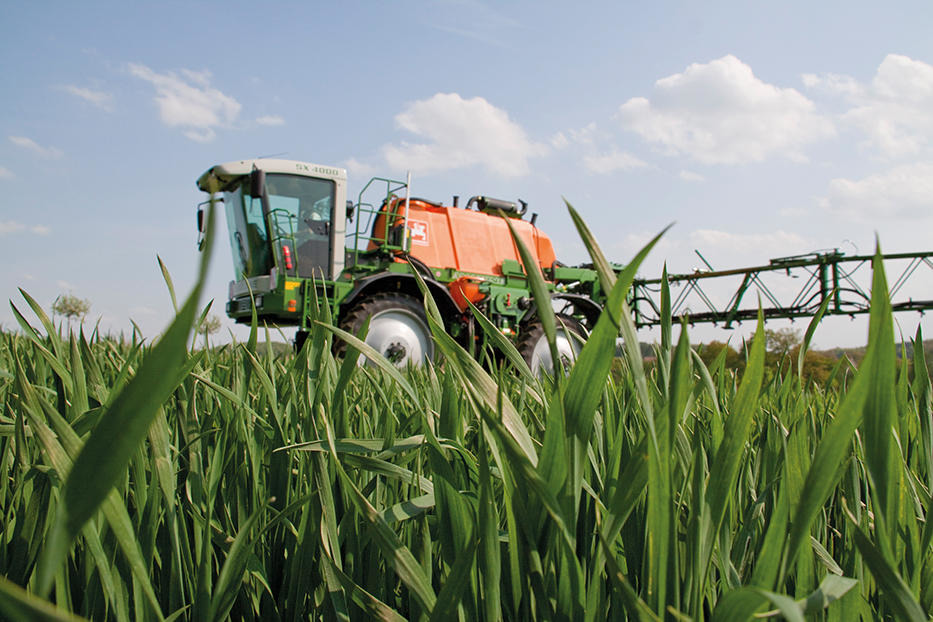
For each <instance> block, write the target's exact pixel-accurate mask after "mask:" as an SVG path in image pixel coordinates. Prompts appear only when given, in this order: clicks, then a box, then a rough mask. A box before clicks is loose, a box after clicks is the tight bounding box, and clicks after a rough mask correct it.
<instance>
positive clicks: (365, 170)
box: [343, 158, 378, 179]
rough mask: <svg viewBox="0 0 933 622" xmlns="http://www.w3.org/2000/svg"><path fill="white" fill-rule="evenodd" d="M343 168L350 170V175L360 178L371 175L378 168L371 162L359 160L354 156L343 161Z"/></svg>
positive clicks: (374, 173)
mask: <svg viewBox="0 0 933 622" xmlns="http://www.w3.org/2000/svg"><path fill="white" fill-rule="evenodd" d="M343 168H345V169H347V171H349V172H350V176H351V177H355V178H357V179H361V178H363V177H372V176H374V175H376V173H377V172H378V168H377V167H375V166H373V165H372V164H368V163H366V162H361V161H359V160H357V159H356V158H350V159H349V160H345V161H344V162H343Z"/></svg>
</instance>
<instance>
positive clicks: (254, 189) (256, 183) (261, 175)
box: [249, 168, 266, 198]
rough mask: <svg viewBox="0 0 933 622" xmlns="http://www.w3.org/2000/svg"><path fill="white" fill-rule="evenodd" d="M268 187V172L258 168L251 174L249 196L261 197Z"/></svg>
mask: <svg viewBox="0 0 933 622" xmlns="http://www.w3.org/2000/svg"><path fill="white" fill-rule="evenodd" d="M265 188H266V172H265V171H261V170H259V169H258V168H255V169H253V172H252V173H250V174H249V196H251V197H255V198H259V197H261V196H262V193H263V191H264V190H265Z"/></svg>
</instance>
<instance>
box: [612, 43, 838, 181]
mask: <svg viewBox="0 0 933 622" xmlns="http://www.w3.org/2000/svg"><path fill="white" fill-rule="evenodd" d="M617 117H618V119H619V121H620V122H621V123H622V126H623V127H624V128H626V129H628V130H631V131H633V132H636V133H637V134H639V135H640V136H641V137H642V138H643V139H644V140H646V141H647V142H649V143H651V144H653V145H655V146H657V147H658V148H659V149H661V151H662V152H664V153H666V154H669V155H685V156H688V157H690V158H693V159H695V160H697V161H699V162H703V163H705V164H739V163H745V162H760V161H762V160H765V159H766V158H768V157H771V156H782V157H787V158H790V159H792V160H797V161H803V160H805V159H806V157H805V155H804V153H803V147H805V146H806V145H807V144H809V143H812V142H814V141H816V140H819V139H821V138H824V137H827V136H831V135H832V134H833V133H834V128H833V125H832V123H831V122H830V121H829V120H828V119H826V118H825V117H822V116H820V115H818V114H817V113H816V112H815V109H814V104H813V102H811V101H810V100H809V99H807V98H806V97H804V96H803V95H802V94H801V93H800V92H798V91H797V90H795V89H791V88H779V87H777V86H774V85H772V84H767V83H765V82H763V81H762V80H760V79H759V78H757V77H755V75H754V73H752V69H751V67H749V66H748V65H746V64H745V63H743V62H742V61H740V60H739V59H738V58H736V57H735V56H732V55H728V56H724V57H722V58H720V59H717V60H714V61H712V62H710V63H707V64H698V63H695V64H692V65H690V66H689V67H687V69H686V70H685V71H684V72H683V73H678V74H674V75H672V76H668V77H666V78H662V79H660V80H658V81H657V82H655V85H654V90H653V92H652V94H651V97H650V98H646V97H634V98H632V99H630V100H628V101H627V102H625V103H624V104H623V105H622V106H621V107H620V108H619V112H618V115H617Z"/></svg>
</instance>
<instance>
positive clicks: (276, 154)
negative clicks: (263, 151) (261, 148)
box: [256, 151, 288, 160]
mask: <svg viewBox="0 0 933 622" xmlns="http://www.w3.org/2000/svg"><path fill="white" fill-rule="evenodd" d="M283 155H288V152H287V151H283V152H281V153H270V154H269V155H261V156H259V157H258V158H256V159H257V160H265V159H266V158H277V157H279V156H283Z"/></svg>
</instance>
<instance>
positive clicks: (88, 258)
mask: <svg viewBox="0 0 933 622" xmlns="http://www.w3.org/2000/svg"><path fill="white" fill-rule="evenodd" d="M569 7H570V5H569V4H567V3H565V2H500V3H492V2H489V3H482V2H473V1H442V2H417V1H407V0H403V1H400V2H371V3H365V2H336V3H326V4H325V3H313V2H301V3H299V2H295V3H265V4H257V3H244V2H224V3H197V2H175V3H172V2H163V3H150V4H145V5H144V4H142V3H127V2H94V1H91V2H87V3H79V4H78V3H16V4H8V5H7V6H5V7H4V9H3V10H2V13H0V15H2V18H0V67H2V74H3V77H4V83H5V85H6V88H5V89H3V91H4V96H3V97H2V98H0V197H2V198H0V261H2V263H3V265H4V267H5V269H4V270H3V272H2V274H0V294H2V295H3V296H4V298H5V299H9V300H12V301H13V302H14V304H16V305H17V306H18V307H20V308H22V307H23V306H24V304H23V302H22V298H21V297H20V296H19V293H18V292H17V288H18V287H22V288H24V289H25V290H27V291H28V292H30V293H31V294H32V295H33V296H34V297H36V298H37V299H38V300H39V301H40V302H42V303H43V304H45V305H50V304H51V301H52V300H53V299H54V298H55V297H56V296H57V295H58V294H60V293H67V292H71V293H74V294H75V295H78V296H80V297H84V298H88V299H90V300H91V302H92V305H93V306H92V309H91V313H90V314H89V319H90V320H91V321H97V320H98V319H100V322H101V326H102V327H103V328H105V329H106V330H109V331H114V332H118V331H121V330H126V329H128V328H129V326H130V323H129V320H130V318H132V319H133V321H135V322H136V323H137V324H138V325H139V326H140V327H141V328H142V330H143V332H144V334H145V335H146V336H149V337H154V336H155V335H157V334H158V333H159V331H161V330H162V329H163V328H164V327H165V326H166V324H167V322H168V321H169V320H170V317H171V304H170V301H169V297H168V295H167V293H166V290H165V287H164V284H163V282H162V277H161V273H160V271H159V267H158V264H157V261H156V255H157V254H158V255H159V256H161V257H162V259H163V261H165V263H166V265H167V266H168V268H169V270H170V271H171V273H172V276H173V278H174V280H175V283H176V287H177V289H178V290H179V292H183V291H186V290H187V289H188V288H189V287H190V285H191V282H192V279H193V276H194V270H195V267H196V264H197V261H198V253H197V251H196V248H195V244H196V232H195V227H194V223H195V217H194V213H195V205H196V204H197V203H198V202H199V201H201V200H203V197H202V196H201V194H200V193H199V191H198V190H197V189H196V187H195V183H194V182H195V179H196V178H197V177H198V176H199V175H200V174H201V173H202V172H203V171H204V170H205V169H207V168H209V167H210V166H212V165H213V164H217V163H220V162H226V161H230V160H237V159H243V158H250V157H258V156H263V155H273V154H276V155H280V156H281V157H285V158H289V159H296V160H307V161H312V162H316V163H320V164H329V165H338V166H343V167H346V168H347V169H348V174H349V187H350V193H351V195H355V193H356V192H357V191H358V190H359V189H360V187H361V186H362V184H364V183H365V182H366V181H367V180H368V179H369V177H370V176H371V175H377V174H378V175H390V176H399V177H401V176H403V175H404V173H405V171H406V170H411V172H412V175H413V193H414V194H415V195H416V196H423V197H427V198H432V199H436V200H445V201H449V200H450V197H451V195H454V194H457V195H460V196H461V197H464V198H465V197H469V196H472V195H474V194H484V195H489V196H497V197H502V198H507V199H515V198H519V197H521V198H522V199H524V200H526V201H528V202H529V204H530V209H531V210H532V211H536V212H538V213H539V214H540V216H539V220H538V223H539V226H540V227H541V228H542V229H543V230H545V231H546V232H548V233H549V234H550V235H551V237H552V238H553V240H554V243H555V247H556V249H557V253H558V257H559V258H560V259H561V260H563V261H564V262H565V263H576V262H580V261H583V260H585V253H584V251H583V247H582V245H581V244H580V242H579V241H578V239H577V236H576V235H575V233H574V232H573V228H572V225H571V223H570V219H569V218H568V216H567V213H566V209H565V208H564V207H563V202H562V198H561V197H566V198H567V199H568V200H569V201H570V202H572V203H573V204H574V205H575V207H577V209H578V210H579V211H580V212H581V213H582V214H583V216H584V218H585V219H586V220H587V222H588V223H589V225H590V227H591V228H592V229H593V231H594V232H595V233H596V235H597V237H598V238H599V240H600V242H601V244H602V246H603V247H604V250H605V251H606V254H607V255H609V256H610V257H611V258H613V259H615V260H618V261H626V260H628V259H629V258H630V257H631V256H632V255H633V254H634V253H635V252H636V251H637V250H638V248H639V247H640V245H641V244H642V243H644V241H646V240H647V239H649V238H650V237H651V235H653V234H654V233H656V232H657V231H660V230H661V229H662V228H663V227H664V226H666V225H667V224H668V223H671V222H675V223H676V225H675V227H674V228H673V229H672V230H671V232H670V233H669V234H668V236H667V237H666V238H665V239H664V241H663V242H662V244H661V245H660V246H659V248H658V249H657V250H656V251H655V253H654V254H653V255H652V257H651V258H650V259H649V261H648V262H647V263H646V265H645V268H644V270H643V271H642V273H643V275H644V276H653V275H656V274H659V273H660V269H661V265H662V264H663V262H664V261H665V260H666V261H667V262H668V266H669V268H670V270H671V271H674V272H686V271H690V270H692V269H693V268H695V267H697V265H698V263H699V261H698V259H697V257H696V255H695V254H694V249H697V250H699V251H700V252H702V253H703V255H704V257H706V258H707V259H708V260H709V261H710V262H711V263H712V264H713V265H714V266H715V267H716V268H731V267H738V266H744V265H757V264H762V263H767V261H768V260H769V259H771V258H772V257H779V256H787V255H795V254H801V253H806V252H810V251H814V250H818V249H830V248H840V249H841V250H844V251H846V252H849V253H853V252H856V251H858V252H859V253H869V252H871V251H872V249H873V245H874V237H875V234H876V233H877V235H878V236H879V237H880V239H881V242H882V247H883V249H884V250H885V251H889V252H893V251H912V250H931V249H933V244H931V242H930V230H931V227H930V225H931V214H933V210H931V207H933V37H931V36H930V33H933V6H931V4H930V3H929V2H919V1H917V2H892V3H887V4H884V5H882V4H880V3H874V2H872V3H869V2H824V3H811V2H806V3H804V2H783V3H761V2H754V3H750V2H707V3H698V2H656V3H647V2H630V3H620V2H613V3H609V2H585V3H580V4H579V5H576V6H575V7H574V8H573V9H572V10H571V9H570V8H569ZM221 239H223V238H221ZM927 272H931V273H933V270H927ZM923 276H924V278H926V275H923ZM231 277H232V266H231V261H230V255H229V249H226V248H221V249H220V250H219V251H218V253H217V254H216V256H215V257H214V261H213V264H212V270H211V280H210V284H209V292H208V294H209V296H210V297H214V298H215V299H216V300H217V306H216V309H218V311H219V310H220V309H221V308H222V303H223V301H224V299H225V297H226V291H227V286H226V284H227V281H229V280H230V278H231ZM918 283H921V286H920V288H919V289H918V291H917V293H916V294H915V295H916V296H917V297H925V298H929V297H930V296H929V295H928V293H927V292H928V291H929V289H930V287H933V279H930V278H926V281H925V283H926V285H922V284H923V281H918ZM785 286H786V287H791V285H787V284H785V285H779V286H778V287H785ZM730 293H731V292H730ZM723 295H725V294H723ZM899 319H900V322H901V327H902V328H903V330H904V331H905V332H906V333H908V334H911V335H912V334H913V331H914V330H915V329H916V326H917V322H918V317H917V316H916V315H902V316H900V318H899ZM0 324H2V325H3V326H4V327H7V328H12V327H14V326H15V322H14V320H13V316H12V313H11V311H10V310H9V306H8V305H3V307H2V308H0ZM228 327H229V328H232V326H229V324H228ZM924 327H925V332H926V333H927V334H928V335H930V336H933V325H931V326H926V323H925V324H924ZM800 328H802V326H800ZM749 330H751V327H749V326H744V327H742V329H741V330H740V331H739V333H738V335H739V338H741V336H742V335H744V334H747V333H748V331H749ZM865 330H866V329H865V324H864V322H861V321H854V322H853V321H849V320H848V319H836V320H833V321H829V322H827V323H826V324H825V326H823V327H821V329H820V331H819V332H818V333H817V337H816V344H817V345H819V346H824V347H827V346H831V345H853V344H862V343H864V340H865ZM237 334H241V333H239V332H238V333H237ZM289 335H290V331H289ZM694 335H695V336H696V338H697V339H702V340H707V339H713V338H718V339H725V338H728V337H729V333H725V332H722V331H717V330H713V329H700V328H699V327H698V328H697V329H696V330H694ZM644 338H645V339H651V338H652V337H651V334H650V333H645V337H644ZM732 339H733V341H735V340H736V337H735V336H733V337H732Z"/></svg>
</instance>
